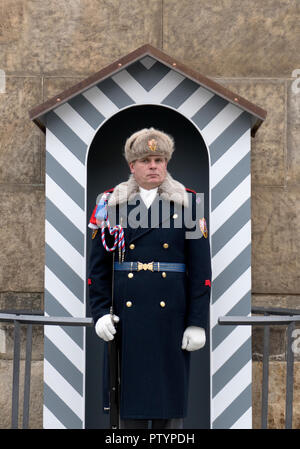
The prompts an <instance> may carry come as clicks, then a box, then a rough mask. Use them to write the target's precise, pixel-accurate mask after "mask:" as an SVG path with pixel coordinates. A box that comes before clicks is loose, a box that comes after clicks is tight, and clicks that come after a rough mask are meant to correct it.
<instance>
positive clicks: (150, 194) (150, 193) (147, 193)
mask: <svg viewBox="0 0 300 449" xmlns="http://www.w3.org/2000/svg"><path fill="white" fill-rule="evenodd" d="M139 189H140V195H141V197H142V200H143V201H144V203H145V204H146V206H147V209H149V207H150V206H151V204H152V202H153V200H154V198H155V196H156V193H157V189H158V187H154V189H150V190H147V189H144V188H143V187H141V186H139Z"/></svg>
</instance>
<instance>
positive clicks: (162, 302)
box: [126, 301, 166, 307]
mask: <svg viewBox="0 0 300 449" xmlns="http://www.w3.org/2000/svg"><path fill="white" fill-rule="evenodd" d="M159 305H160V307H165V306H166V303H165V301H160V303H159ZM126 307H132V302H131V301H126Z"/></svg>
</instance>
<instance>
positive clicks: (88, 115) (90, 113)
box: [69, 94, 105, 129]
mask: <svg viewBox="0 0 300 449" xmlns="http://www.w3.org/2000/svg"><path fill="white" fill-rule="evenodd" d="M69 104H70V106H72V108H73V109H75V111H76V112H77V113H78V114H79V115H80V116H81V117H82V118H83V119H84V120H85V121H86V122H87V123H88V124H89V125H90V126H91V127H92V128H94V129H97V128H98V126H99V125H100V123H102V122H103V120H104V119H105V117H104V116H103V115H102V114H101V113H100V112H99V111H98V109H96V108H95V106H93V105H92V103H90V102H89V101H88V100H87V99H86V98H85V97H84V96H83V95H81V94H79V95H77V96H76V97H74V98H72V99H71V100H69Z"/></svg>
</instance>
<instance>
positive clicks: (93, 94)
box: [82, 86, 119, 118]
mask: <svg viewBox="0 0 300 449" xmlns="http://www.w3.org/2000/svg"><path fill="white" fill-rule="evenodd" d="M82 95H83V96H84V97H85V98H86V99H87V100H88V101H89V102H90V103H91V104H92V105H93V106H94V107H95V108H96V109H97V111H99V112H100V114H101V115H103V116H104V117H105V118H107V117H110V116H111V115H113V114H115V113H116V112H118V111H119V108H118V107H117V106H116V105H115V104H114V103H113V102H112V101H111V100H110V99H109V98H108V97H107V96H106V95H105V94H104V93H103V92H102V90H100V89H99V88H98V87H97V86H94V87H91V89H89V90H87V91H86V92H83V94H82Z"/></svg>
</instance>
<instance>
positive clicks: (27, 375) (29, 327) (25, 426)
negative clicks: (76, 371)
mask: <svg viewBox="0 0 300 449" xmlns="http://www.w3.org/2000/svg"><path fill="white" fill-rule="evenodd" d="M31 354H32V324H27V332H26V360H25V376H24V402H23V429H28V424H29V402H30V379H31V377H30V376H31Z"/></svg>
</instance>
